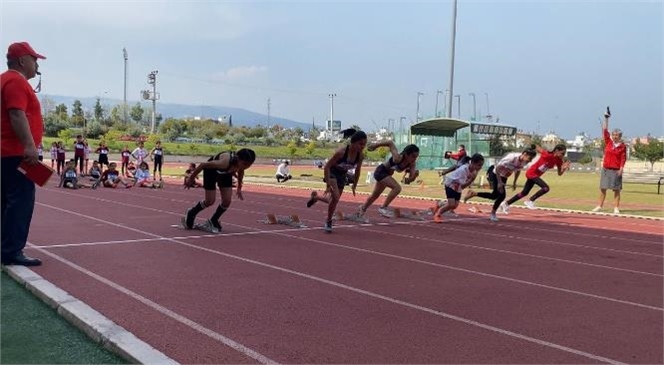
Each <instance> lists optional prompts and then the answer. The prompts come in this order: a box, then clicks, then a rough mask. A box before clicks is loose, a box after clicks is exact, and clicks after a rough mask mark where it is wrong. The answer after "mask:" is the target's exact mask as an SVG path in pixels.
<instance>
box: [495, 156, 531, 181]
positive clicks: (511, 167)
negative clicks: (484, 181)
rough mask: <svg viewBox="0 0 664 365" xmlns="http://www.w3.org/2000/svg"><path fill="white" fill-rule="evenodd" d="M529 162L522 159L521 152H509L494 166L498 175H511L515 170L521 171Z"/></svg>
mask: <svg viewBox="0 0 664 365" xmlns="http://www.w3.org/2000/svg"><path fill="white" fill-rule="evenodd" d="M527 164H528V163H527V162H524V161H521V152H512V153H508V154H507V155H505V157H503V158H502V159H500V161H499V162H498V163H497V164H496V167H495V168H494V169H495V171H496V175H498V176H501V177H510V175H512V173H513V172H514V171H519V170H521V169H522V168H524V166H526V165H527Z"/></svg>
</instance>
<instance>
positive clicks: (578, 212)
mask: <svg viewBox="0 0 664 365" xmlns="http://www.w3.org/2000/svg"><path fill="white" fill-rule="evenodd" d="M244 184H245V185H256V186H266V187H270V188H278V189H295V190H311V189H312V188H307V187H303V186H285V185H274V184H266V183H258V182H251V181H245V182H244ZM355 194H356V195H369V194H370V193H365V192H359V191H358V192H356V193H355ZM399 198H402V199H412V200H425V201H426V200H428V201H436V200H440V199H436V198H430V197H424V196H408V195H399ZM466 204H472V205H480V206H491V205H493V203H484V202H474V201H470V202H467V203H466ZM515 208H516V209H528V208H522V207H515V206H510V209H515ZM535 210H542V211H549V212H559V213H570V214H579V215H595V216H605V217H620V218H631V219H641V220H652V221H659V222H664V218H659V217H649V216H645V215H633V214H613V213H603V212H591V211H590V210H588V211H585V210H575V209H562V208H548V207H542V208H540V207H537V208H535Z"/></svg>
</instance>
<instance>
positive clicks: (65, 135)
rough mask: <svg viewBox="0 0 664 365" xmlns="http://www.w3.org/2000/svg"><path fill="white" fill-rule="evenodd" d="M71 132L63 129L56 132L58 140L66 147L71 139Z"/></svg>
mask: <svg viewBox="0 0 664 365" xmlns="http://www.w3.org/2000/svg"><path fill="white" fill-rule="evenodd" d="M71 136H72V131H71V129H63V130H61V131H60V132H58V138H59V139H60V140H61V141H62V142H64V143H65V145H67V144H68V143H69V140H70V139H71Z"/></svg>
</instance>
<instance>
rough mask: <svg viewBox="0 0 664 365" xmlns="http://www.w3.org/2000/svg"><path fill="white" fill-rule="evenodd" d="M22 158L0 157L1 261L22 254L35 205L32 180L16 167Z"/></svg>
mask: <svg viewBox="0 0 664 365" xmlns="http://www.w3.org/2000/svg"><path fill="white" fill-rule="evenodd" d="M22 160H23V157H3V158H2V160H1V163H2V166H1V173H2V177H1V178H0V180H1V184H2V186H1V188H2V259H3V260H5V259H10V258H13V257H15V256H16V255H19V254H21V253H22V251H23V248H25V244H26V242H27V241H28V232H29V231H30V221H31V220H32V212H33V211H34V208H35V183H33V182H32V181H30V180H28V179H27V178H26V177H25V176H24V175H23V174H22V173H20V172H19V171H18V170H17V169H16V168H17V167H18V165H19V164H20V163H21V161H22Z"/></svg>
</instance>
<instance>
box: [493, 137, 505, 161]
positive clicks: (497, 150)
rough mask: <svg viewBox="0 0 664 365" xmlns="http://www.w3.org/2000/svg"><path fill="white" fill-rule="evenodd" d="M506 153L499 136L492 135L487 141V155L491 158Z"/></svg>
mask: <svg viewBox="0 0 664 365" xmlns="http://www.w3.org/2000/svg"><path fill="white" fill-rule="evenodd" d="M505 153H507V147H505V144H504V143H503V141H502V140H501V139H500V135H498V134H494V135H492V136H491V138H490V139H489V155H491V156H496V157H498V156H502V155H504V154H505Z"/></svg>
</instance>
